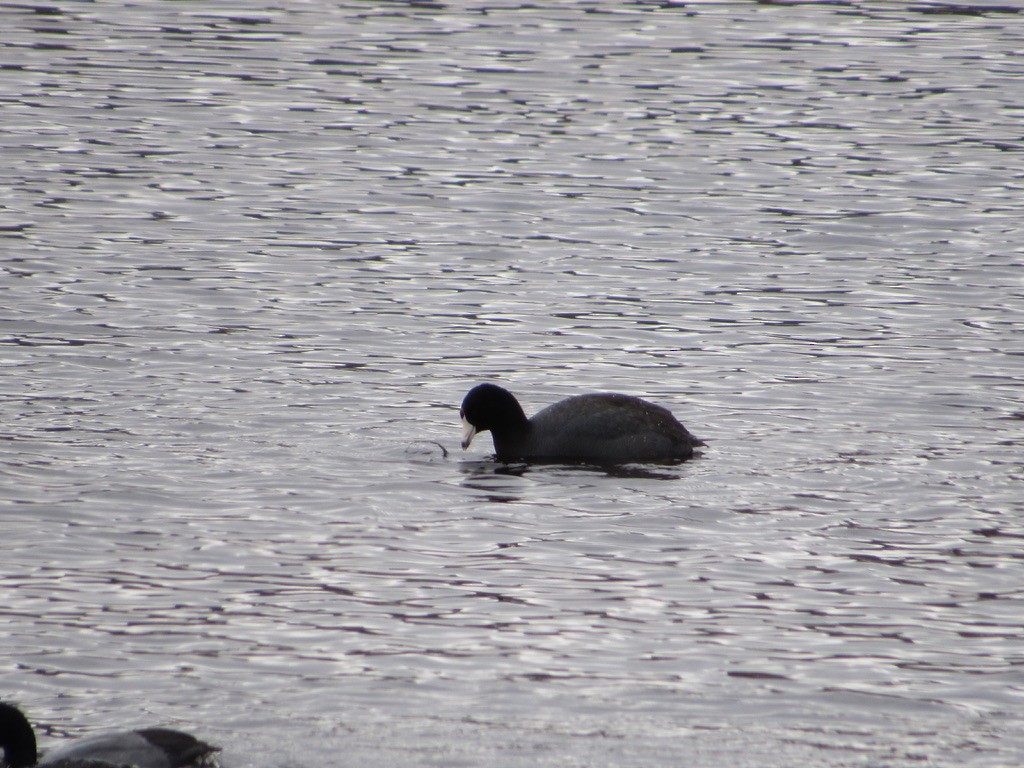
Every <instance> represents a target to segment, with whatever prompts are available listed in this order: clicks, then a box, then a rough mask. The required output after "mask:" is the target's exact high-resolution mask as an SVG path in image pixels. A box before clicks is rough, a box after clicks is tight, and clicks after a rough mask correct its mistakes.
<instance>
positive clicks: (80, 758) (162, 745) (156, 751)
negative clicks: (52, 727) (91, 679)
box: [0, 702, 220, 768]
mask: <svg viewBox="0 0 1024 768" xmlns="http://www.w3.org/2000/svg"><path fill="white" fill-rule="evenodd" d="M0 747H3V753H4V759H3V762H2V763H0V764H2V765H4V766H6V767H7V768H29V766H34V765H38V766H39V768H106V767H107V766H130V765H131V766H138V768H185V766H205V765H209V764H210V763H211V762H212V755H213V753H214V752H217V751H219V749H220V748H219V747H212V746H210V745H209V744H206V743H204V742H202V741H199V740H198V739H196V738H194V737H192V736H189V735H188V734H187V733H182V732H181V731H174V730H171V729H170V728H143V729H141V730H138V731H118V732H115V733H101V734H98V735H96V736H86V737H84V738H81V739H75V740H73V741H71V742H68V743H67V744H62V745H61V746H59V747H56V748H54V749H51V750H50V751H49V752H47V753H46V754H45V755H44V756H43V758H42V759H41V760H39V762H38V763H37V762H36V760H37V754H36V737H35V734H34V733H32V726H31V725H29V722H28V720H27V719H26V718H25V716H24V715H23V714H22V713H21V711H20V710H19V709H18V708H17V707H15V706H13V705H11V704H6V703H4V702H0Z"/></svg>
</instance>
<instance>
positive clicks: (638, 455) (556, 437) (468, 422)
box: [459, 384, 704, 464]
mask: <svg viewBox="0 0 1024 768" xmlns="http://www.w3.org/2000/svg"><path fill="white" fill-rule="evenodd" d="M459 413H460V415H461V416H462V426H463V429H464V432H463V435H462V447H463V448H464V449H465V448H468V447H469V444H470V443H471V442H472V441H473V436H474V435H476V434H477V433H478V432H486V431H487V430H490V431H491V436H492V437H493V438H494V450H495V451H496V452H497V459H498V461H506V462H507V461H570V462H575V461H579V462H591V463H596V464H623V463H626V462H632V461H683V460H685V459H689V458H691V457H692V456H693V449H694V448H695V447H696V446H698V445H704V443H703V442H702V441H701V440H699V439H697V438H696V437H694V436H693V435H691V434H690V433H689V431H688V430H687V429H686V427H684V426H683V425H682V424H680V423H679V422H678V421H677V420H676V418H675V416H673V415H672V414H671V413H670V412H669V411H668V410H666V409H665V408H662V407H661V406H660V405H654V403H649V402H647V401H646V400H641V399H640V398H639V397H631V396H630V395H618V394H611V393H602V394H593V395H577V396H576V397H570V398H568V399H566V400H562V401H560V402H557V403H555V404H554V405H549V406H548V407H547V408H545V409H544V410H542V411H540V412H539V413H537V414H536V415H535V416H534V417H533V418H531V419H528V418H526V414H525V413H523V409H522V406H520V405H519V401H518V400H516V398H515V395H513V394H512V393H511V392H509V391H508V390H506V389H502V388H501V387H499V386H496V385H494V384H479V385H477V386H475V387H473V389H471V390H470V391H469V394H468V395H466V398H465V400H463V401H462V410H461V411H460V412H459Z"/></svg>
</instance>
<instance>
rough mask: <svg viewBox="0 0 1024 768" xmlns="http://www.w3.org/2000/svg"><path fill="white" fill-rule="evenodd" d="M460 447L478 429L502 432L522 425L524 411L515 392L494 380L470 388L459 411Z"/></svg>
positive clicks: (468, 441) (466, 445) (525, 421)
mask: <svg viewBox="0 0 1024 768" xmlns="http://www.w3.org/2000/svg"><path fill="white" fill-rule="evenodd" d="M459 415H460V416H461V417H462V426H463V430H464V431H463V435H462V447H463V448H468V447H469V444H470V443H471V442H472V441H473V436H474V435H475V434H476V433H478V432H486V431H487V430H491V431H492V432H503V431H510V430H517V429H523V428H525V426H526V424H527V419H526V414H525V413H523V408H522V406H521V405H519V401H518V400H516V398H515V395H513V394H512V393H511V392H509V391H508V390H507V389H503V388H501V387H499V386H498V385H496V384H478V385H477V386H475V387H473V388H472V389H471V390H469V394H467V395H466V397H465V398H464V399H463V401H462V409H461V410H460V411H459Z"/></svg>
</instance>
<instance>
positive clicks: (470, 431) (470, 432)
mask: <svg viewBox="0 0 1024 768" xmlns="http://www.w3.org/2000/svg"><path fill="white" fill-rule="evenodd" d="M475 434H476V427H474V426H473V425H472V424H470V423H469V422H468V421H466V417H465V416H463V417H462V450H466V449H467V448H469V444H470V443H472V442H473V436H474V435H475Z"/></svg>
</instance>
